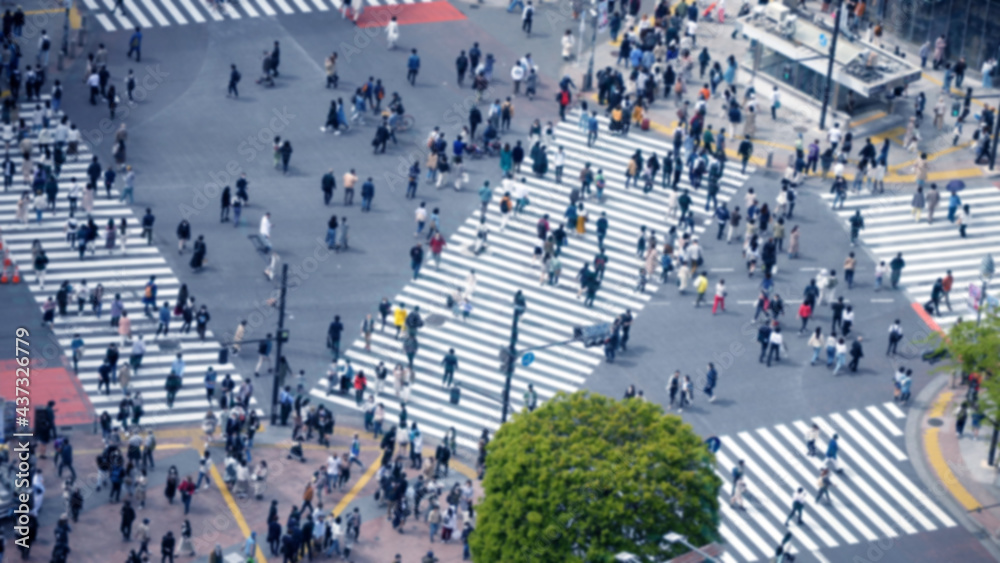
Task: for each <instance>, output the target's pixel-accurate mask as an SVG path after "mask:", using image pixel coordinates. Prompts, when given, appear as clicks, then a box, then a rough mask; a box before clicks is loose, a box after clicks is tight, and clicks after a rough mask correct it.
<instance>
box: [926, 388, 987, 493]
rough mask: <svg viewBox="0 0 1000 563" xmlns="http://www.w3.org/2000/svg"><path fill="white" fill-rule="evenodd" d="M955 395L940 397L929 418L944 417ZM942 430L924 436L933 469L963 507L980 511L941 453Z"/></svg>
mask: <svg viewBox="0 0 1000 563" xmlns="http://www.w3.org/2000/svg"><path fill="white" fill-rule="evenodd" d="M954 395H955V393H954V392H953V391H946V392H944V393H941V395H939V396H938V398H937V400H935V401H934V404H933V405H932V406H931V408H930V410H929V411H928V412H927V415H928V416H929V417H934V418H940V417H942V416H944V413H945V411H946V409H947V408H948V403H949V402H950V401H951V398H952V397H953V396H954ZM940 434H941V429H940V428H929V429H928V430H927V432H926V433H925V434H924V450H925V451H926V452H927V457H928V459H929V460H930V462H931V467H932V468H933V469H934V472H935V473H937V477H938V479H940V480H941V483H942V484H944V486H945V487H946V488H947V489H948V491H949V492H951V494H952V496H953V497H955V500H957V501H958V503H959V504H961V505H962V507H963V508H965V509H966V510H968V511H970V512H971V511H973V510H978V509H980V508H982V505H981V504H980V503H979V501H977V500H976V499H975V497H973V496H972V493H970V492H969V491H968V490H967V489H966V488H965V487H963V486H962V484H961V483H959V482H958V478H957V477H955V473H954V472H952V470H951V468H950V467H948V462H947V461H945V459H944V455H943V454H942V453H941V440H940Z"/></svg>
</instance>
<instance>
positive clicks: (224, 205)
mask: <svg viewBox="0 0 1000 563" xmlns="http://www.w3.org/2000/svg"><path fill="white" fill-rule="evenodd" d="M232 201H233V197H232V191H230V189H229V186H226V187H225V188H224V189H223V190H222V198H221V200H220V202H219V203H220V211H219V222H221V223H226V222H228V221H229V210H230V208H231V207H232Z"/></svg>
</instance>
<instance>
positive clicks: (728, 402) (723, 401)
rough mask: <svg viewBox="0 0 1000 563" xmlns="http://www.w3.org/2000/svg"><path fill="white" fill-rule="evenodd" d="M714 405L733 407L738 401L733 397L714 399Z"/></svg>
mask: <svg viewBox="0 0 1000 563" xmlns="http://www.w3.org/2000/svg"><path fill="white" fill-rule="evenodd" d="M712 406H714V407H733V406H736V401H734V400H732V399H716V400H714V401H712Z"/></svg>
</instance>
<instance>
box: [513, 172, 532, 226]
mask: <svg viewBox="0 0 1000 563" xmlns="http://www.w3.org/2000/svg"><path fill="white" fill-rule="evenodd" d="M510 193H511V197H513V198H514V212H513V215H514V217H515V218H516V217H517V216H518V214H520V213H521V212H523V211H524V208H525V207H526V206H527V205H528V182H527V180H525V179H524V178H521V181H520V182H514V185H513V187H512V188H511V192H510Z"/></svg>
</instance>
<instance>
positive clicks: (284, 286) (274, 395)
mask: <svg viewBox="0 0 1000 563" xmlns="http://www.w3.org/2000/svg"><path fill="white" fill-rule="evenodd" d="M287 292H288V264H283V265H282V266H281V296H280V297H279V298H278V343H277V344H276V345H275V347H274V353H275V358H276V359H275V362H274V382H273V383H274V387H273V388H272V389H271V425H272V426H277V424H278V410H279V406H278V391H279V390H280V389H281V385H282V384H283V383H284V380H283V378H282V376H281V375H282V374H281V368H282V359H281V345H282V344H283V343H284V340H285V337H284V334H283V333H284V331H285V295H286V293H287Z"/></svg>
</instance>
